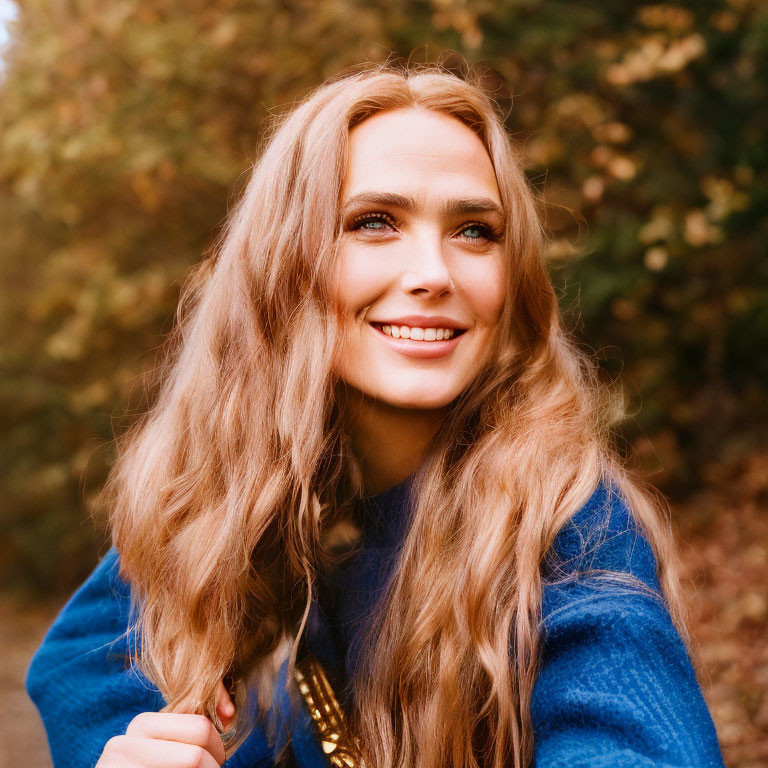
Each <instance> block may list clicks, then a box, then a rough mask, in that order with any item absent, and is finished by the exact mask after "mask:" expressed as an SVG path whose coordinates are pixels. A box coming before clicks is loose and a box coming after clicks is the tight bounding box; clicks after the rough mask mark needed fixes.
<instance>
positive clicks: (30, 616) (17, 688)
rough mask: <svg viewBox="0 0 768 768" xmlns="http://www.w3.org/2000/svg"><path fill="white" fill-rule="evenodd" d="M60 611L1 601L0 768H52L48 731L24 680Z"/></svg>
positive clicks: (57, 605) (53, 607)
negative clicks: (47, 631)
mask: <svg viewBox="0 0 768 768" xmlns="http://www.w3.org/2000/svg"><path fill="white" fill-rule="evenodd" d="M59 607H60V605H59V604H56V605H49V606H40V605H35V606H30V605H24V604H20V603H19V602H18V601H16V600H12V599H10V598H8V597H4V596H2V597H0V647H1V648H2V649H3V653H2V654H0V768H19V766H24V767H25V768H51V758H50V756H49V754H48V742H47V740H46V737H45V730H44V729H43V724H42V722H41V721H40V716H39V715H38V714H37V709H35V706H34V704H33V703H32V702H31V701H30V700H29V697H28V696H27V692H26V690H25V689H24V678H25V677H26V672H27V667H28V666H29V660H30V658H31V657H32V654H33V653H34V651H35V649H36V648H37V647H38V645H40V641H41V640H42V639H43V635H44V634H45V632H46V630H47V629H48V627H49V626H50V624H51V622H52V621H53V619H54V617H55V615H56V613H57V612H58V609H59Z"/></svg>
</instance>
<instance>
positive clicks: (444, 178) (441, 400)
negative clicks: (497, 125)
mask: <svg viewBox="0 0 768 768" xmlns="http://www.w3.org/2000/svg"><path fill="white" fill-rule="evenodd" d="M349 138H350V143H349V165H348V170H347V175H346V177H345V180H344V185H343V189H342V198H341V206H342V226H343V231H342V236H341V242H340V244H339V262H338V271H337V273H336V275H335V279H334V283H333V298H334V300H335V302H336V304H337V308H338V310H339V311H340V312H341V313H342V314H343V318H344V320H343V324H344V329H345V332H346V340H345V344H344V346H343V348H342V349H341V352H340V356H339V357H338V358H337V360H336V366H335V370H336V373H337V374H338V376H339V377H340V378H341V379H342V380H343V381H344V382H346V384H347V385H350V386H352V387H354V388H356V389H357V390H359V391H360V392H362V393H363V394H365V395H368V396H370V397H372V398H375V399H377V400H381V401H384V402H385V403H387V404H388V405H391V406H396V407H402V408H409V409H414V408H416V409H435V408H441V407H444V406H446V405H448V404H449V403H450V402H451V401H452V400H453V399H454V398H456V397H457V396H458V395H459V394H460V393H461V392H462V391H463V390H464V389H465V388H466V387H467V386H468V385H469V384H470V383H471V382H472V380H473V379H474V378H475V376H477V374H478V372H479V371H480V369H481V367H482V366H483V364H484V363H485V362H486V360H487V357H488V354H489V352H490V350H491V344H492V341H493V338H494V335H495V334H496V332H497V329H498V323H499V318H500V316H501V312H502V309H503V305H504V300H505V295H506V285H505V270H504V264H503V246H502V238H503V230H504V212H503V209H502V205H501V200H500V196H499V191H498V188H497V186H496V178H495V174H494V170H493V166H492V164H491V160H490V158H489V156H488V153H487V152H486V150H485V147H484V146H483V144H482V142H481V141H480V139H479V138H478V136H477V135H476V134H475V133H474V132H473V131H472V130H471V129H469V128H468V127H467V126H465V125H464V124H463V123H462V122H460V121H459V120H457V119H456V118H453V117H449V116H446V115H442V114H439V113H436V112H432V111H428V110H425V109H418V108H407V109H398V110H393V111H388V112H382V113H377V114H376V115H374V116H373V117H370V118H368V119H367V120H365V121H364V122H363V123H360V124H359V125H357V126H356V127H355V128H354V129H353V130H352V131H351V132H350V137H349ZM409 337H410V338H409Z"/></svg>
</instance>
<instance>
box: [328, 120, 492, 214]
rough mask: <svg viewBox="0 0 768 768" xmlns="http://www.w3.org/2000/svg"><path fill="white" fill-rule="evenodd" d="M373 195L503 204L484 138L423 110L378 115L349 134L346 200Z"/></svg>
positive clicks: (463, 126)
mask: <svg viewBox="0 0 768 768" xmlns="http://www.w3.org/2000/svg"><path fill="white" fill-rule="evenodd" d="M370 189H377V190H386V191H394V192H401V193H403V194H409V195H412V196H415V197H417V198H421V199H425V198H427V197H430V196H432V195H440V196H448V195H450V196H455V195H457V194H459V193H461V194H467V195H477V196H479V195H483V196H486V197H491V198H492V199H494V200H496V201H497V202H499V194H498V188H497V185H496V174H495V172H494V169H493V164H492V163H491V159H490V157H489V156H488V152H487V151H486V149H485V147H484V146H483V143H482V141H481V140H480V138H479V136H477V134H476V133H475V132H474V131H472V130H471V129H470V128H469V127H467V126H466V125H465V124H464V123H462V122H461V121H460V120H458V119H457V118H455V117H451V116H450V115H445V114H441V113H438V112H435V111H433V110H427V109H424V108H418V107H414V108H411V107H409V108H407V109H397V110H391V111H387V112H379V113H377V114H375V115H374V116H373V117H370V118H368V119H367V120H365V121H363V122H362V123H360V124H359V125H357V126H355V127H354V128H353V129H352V131H350V134H349V162H348V165H347V173H346V176H345V179H344V189H343V199H346V198H348V197H351V196H352V195H355V194H357V193H358V192H362V191H368V190H370Z"/></svg>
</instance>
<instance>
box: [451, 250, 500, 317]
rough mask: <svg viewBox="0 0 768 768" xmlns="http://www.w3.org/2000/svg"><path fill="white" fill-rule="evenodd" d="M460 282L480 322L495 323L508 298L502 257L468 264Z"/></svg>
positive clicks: (463, 270)
mask: <svg viewBox="0 0 768 768" xmlns="http://www.w3.org/2000/svg"><path fill="white" fill-rule="evenodd" d="M459 284H460V285H461V286H462V289H463V293H464V296H465V298H466V299H467V301H468V302H469V303H470V305H471V307H472V313H473V314H474V316H475V318H476V321H477V322H478V324H481V325H484V326H490V325H495V324H496V323H497V322H498V320H499V319H500V317H501V313H502V311H503V310H504V303H505V301H506V298H507V283H506V275H505V271H504V268H503V265H502V263H501V259H500V258H499V259H488V260H487V261H485V262H481V263H475V264H467V265H466V267H465V268H463V269H462V273H461V275H460V276H459V282H457V285H459Z"/></svg>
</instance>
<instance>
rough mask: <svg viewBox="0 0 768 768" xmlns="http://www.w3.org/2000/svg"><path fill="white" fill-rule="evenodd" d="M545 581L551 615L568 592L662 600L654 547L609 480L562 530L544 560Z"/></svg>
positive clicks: (571, 593)
mask: <svg viewBox="0 0 768 768" xmlns="http://www.w3.org/2000/svg"><path fill="white" fill-rule="evenodd" d="M542 578H543V581H544V587H545V598H546V599H545V603H546V604H545V606H544V608H545V613H546V609H547V608H550V609H553V608H555V607H557V605H558V603H559V602H560V601H559V600H557V599H555V598H556V597H557V596H558V595H563V594H564V593H565V592H567V594H568V595H571V596H573V595H576V594H578V593H581V592H583V591H584V590H586V591H587V592H588V593H589V594H591V595H598V594H601V593H611V594H615V593H616V591H617V590H619V591H621V590H622V589H625V590H630V591H635V592H640V593H642V592H645V593H646V594H647V595H648V596H650V597H656V598H660V597H661V588H660V585H659V581H658V577H657V560H656V555H655V553H654V551H653V548H652V547H651V544H650V542H649V540H648V538H647V537H646V535H645V533H644V532H643V530H642V528H641V526H640V525H639V524H638V522H637V519H636V518H635V516H634V515H633V513H632V510H631V508H630V506H629V504H628V503H627V500H626V498H625V497H624V495H623V494H622V493H621V492H620V490H619V489H618V488H617V487H616V486H615V485H614V484H611V483H609V482H607V481H606V480H601V481H600V483H599V484H598V485H597V487H596V488H595V490H594V492H593V493H592V495H591V496H590V497H589V499H588V500H587V501H586V502H585V503H584V505H583V506H582V507H581V508H580V509H579V510H578V511H577V512H576V513H575V514H574V515H573V516H572V517H571V518H570V519H569V520H568V521H567V522H566V523H565V525H563V527H562V528H561V529H560V531H559V532H558V534H557V536H556V537H555V540H554V542H553V544H552V546H551V547H550V549H549V550H548V551H547V553H546V555H545V557H544V561H543V563H542Z"/></svg>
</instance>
